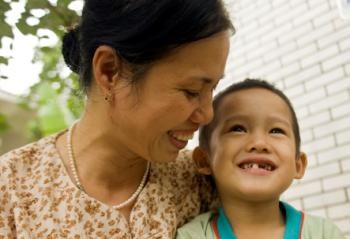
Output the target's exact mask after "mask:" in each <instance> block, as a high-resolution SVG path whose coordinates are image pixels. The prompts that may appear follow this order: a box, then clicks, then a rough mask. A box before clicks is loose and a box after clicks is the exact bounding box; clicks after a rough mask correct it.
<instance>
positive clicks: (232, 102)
mask: <svg viewBox="0 0 350 239" xmlns="http://www.w3.org/2000/svg"><path fill="white" fill-rule="evenodd" d="M217 114H218V115H217V119H218V120H217V124H216V127H215V129H214V131H213V133H212V137H211V140H210V152H211V153H210V161H211V168H212V173H213V175H214V178H215V181H216V184H217V186H218V189H219V192H220V195H221V198H222V200H225V197H226V198H230V200H232V199H234V198H235V199H238V198H240V199H244V200H248V201H252V200H253V201H257V200H258V201H259V200H274V199H277V200H278V199H279V196H280V194H281V193H282V192H283V191H285V190H286V189H287V188H288V186H289V185H290V184H291V182H292V181H293V179H294V178H300V177H301V176H302V174H303V172H304V166H305V165H303V163H300V162H301V160H300V159H299V156H298V158H296V145H295V138H294V137H295V136H294V133H293V128H292V125H293V124H292V117H291V112H290V110H289V108H288V106H287V104H286V103H285V102H284V101H283V99H282V98H280V97H279V96H278V95H276V94H275V93H273V92H271V91H269V90H266V89H261V88H253V89H244V90H240V91H237V92H234V93H232V94H228V95H227V96H225V98H224V99H223V100H222V102H221V104H220V106H219V108H218V110H217Z"/></svg>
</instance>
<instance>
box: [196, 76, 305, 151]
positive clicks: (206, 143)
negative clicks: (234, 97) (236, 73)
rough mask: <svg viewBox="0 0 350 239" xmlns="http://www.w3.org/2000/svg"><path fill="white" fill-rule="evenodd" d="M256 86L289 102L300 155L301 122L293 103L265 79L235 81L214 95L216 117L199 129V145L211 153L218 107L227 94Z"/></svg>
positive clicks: (296, 144)
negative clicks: (211, 141)
mask: <svg viewBox="0 0 350 239" xmlns="http://www.w3.org/2000/svg"><path fill="white" fill-rule="evenodd" d="M256 88H261V89H266V90H268V91H271V92H272V93H275V94H276V95H278V96H279V97H281V99H282V100H283V101H284V102H285V103H286V104H287V106H288V108H289V110H290V113H291V116H292V128H293V133H294V137H295V146H296V155H297V156H298V155H299V153H300V131H299V124H298V119H297V116H296V114H295V111H294V108H293V106H292V103H291V102H290V100H289V99H288V97H287V96H286V95H285V94H284V93H283V92H282V91H281V90H279V89H277V88H276V87H275V86H274V85H272V84H271V83H269V82H267V81H265V80H260V79H245V80H244V81H241V82H238V83H234V84H232V85H230V86H229V87H227V88H226V89H224V90H223V91H221V92H220V93H219V94H217V95H216V96H215V97H214V100H213V110H214V118H213V120H212V121H211V122H210V123H209V124H207V125H204V126H202V127H201V128H200V129H199V146H200V147H201V148H203V149H205V150H207V151H208V152H209V153H210V139H211V135H212V133H213V130H214V129H215V127H216V125H217V123H218V114H217V111H218V108H219V106H220V103H221V101H222V100H223V99H224V98H225V96H227V95H230V94H232V93H235V92H237V91H241V90H247V89H256Z"/></svg>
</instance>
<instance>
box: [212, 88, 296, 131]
mask: <svg viewBox="0 0 350 239" xmlns="http://www.w3.org/2000/svg"><path fill="white" fill-rule="evenodd" d="M266 111H268V112H266ZM244 112H260V113H276V114H282V115H283V116H286V115H288V119H289V120H290V122H291V123H292V112H291V110H290V108H289V106H288V104H287V102H285V100H284V99H283V98H281V97H280V96H279V95H277V94H276V93H275V92H272V91H270V90H268V89H264V88H250V89H241V90H237V91H234V92H231V93H229V94H227V95H225V96H224V97H223V98H222V99H221V101H220V102H219V104H218V106H217V110H216V112H215V114H216V115H215V118H216V120H215V121H216V122H214V123H215V124H216V126H217V124H218V123H220V122H222V121H226V120H227V118H232V117H233V116H235V117H236V118H242V117H243V114H244Z"/></svg>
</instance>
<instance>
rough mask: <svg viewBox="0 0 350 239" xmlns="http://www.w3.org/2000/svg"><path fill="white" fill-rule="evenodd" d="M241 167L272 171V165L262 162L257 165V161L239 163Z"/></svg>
mask: <svg viewBox="0 0 350 239" xmlns="http://www.w3.org/2000/svg"><path fill="white" fill-rule="evenodd" d="M241 168H242V169H250V168H252V169H259V168H261V169H265V170H267V171H272V166H271V165H268V164H262V165H259V164H257V163H245V164H242V165H241Z"/></svg>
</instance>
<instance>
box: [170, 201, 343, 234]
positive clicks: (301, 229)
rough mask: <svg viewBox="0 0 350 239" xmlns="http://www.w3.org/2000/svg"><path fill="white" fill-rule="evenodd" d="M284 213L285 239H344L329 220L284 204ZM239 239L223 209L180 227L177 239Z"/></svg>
mask: <svg viewBox="0 0 350 239" xmlns="http://www.w3.org/2000/svg"><path fill="white" fill-rule="evenodd" d="M281 209H282V210H283V211H284V212H285V213H284V215H285V217H286V229H285V232H284V236H283V239H343V238H345V237H344V236H343V235H342V232H341V231H340V230H339V229H338V228H337V227H336V226H335V225H334V224H333V223H332V222H331V221H329V220H327V219H324V218H319V217H315V216H311V215H305V214H304V213H302V212H300V211H298V210H296V209H295V208H294V207H292V206H291V205H289V204H287V203H284V202H283V203H281ZM187 238H196V239H236V238H237V237H236V235H235V234H234V232H233V231H232V228H231V225H230V223H229V221H228V219H227V218H226V216H225V213H224V211H223V209H222V208H221V209H220V210H219V213H211V212H208V213H204V214H201V215H199V216H197V217H196V218H195V219H194V220H193V221H191V222H189V223H188V224H186V225H184V226H183V227H181V228H180V229H179V230H178V232H177V237H176V239H187Z"/></svg>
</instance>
